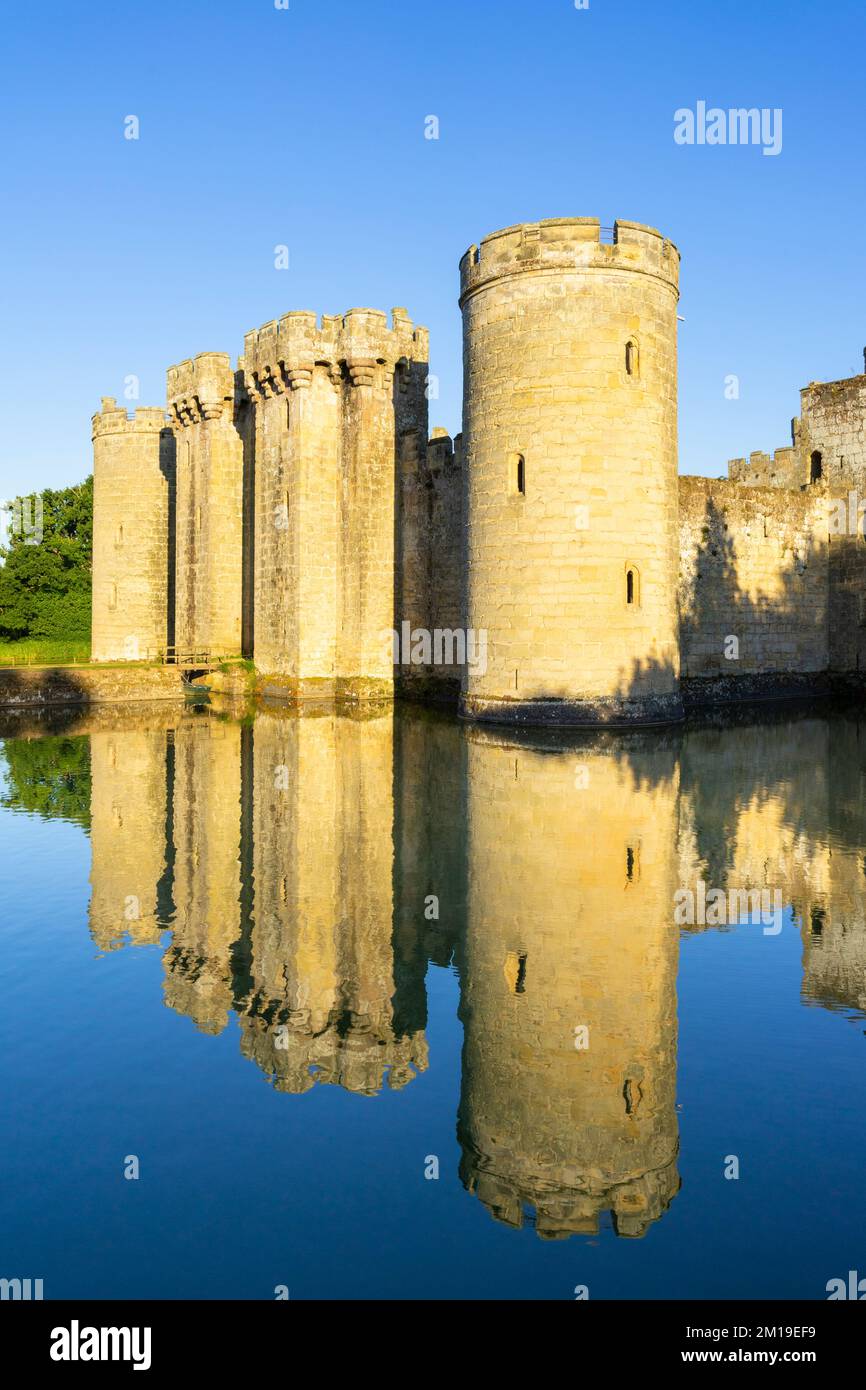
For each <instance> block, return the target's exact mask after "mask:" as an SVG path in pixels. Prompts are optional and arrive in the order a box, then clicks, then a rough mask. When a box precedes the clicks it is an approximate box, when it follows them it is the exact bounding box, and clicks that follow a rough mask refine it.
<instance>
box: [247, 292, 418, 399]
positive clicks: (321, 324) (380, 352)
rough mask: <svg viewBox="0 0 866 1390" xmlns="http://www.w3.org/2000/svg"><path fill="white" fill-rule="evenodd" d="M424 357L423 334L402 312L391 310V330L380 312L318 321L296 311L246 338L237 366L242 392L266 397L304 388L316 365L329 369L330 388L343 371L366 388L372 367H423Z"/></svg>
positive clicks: (352, 312) (327, 316)
mask: <svg viewBox="0 0 866 1390" xmlns="http://www.w3.org/2000/svg"><path fill="white" fill-rule="evenodd" d="M429 352H430V342H429V334H428V332H427V329H426V328H416V327H415V326H414V325H413V323H412V320H411V319H410V317H409V315H408V314H407V312H406V310H405V309H399V308H398V309H393V310H392V311H391V326H390V327H389V326H388V319H387V316H386V315H385V314H384V313H383V312H382V311H381V310H379V309H350V310H349V311H348V313H346V314H322V316H321V318H318V317H317V316H316V314H314V313H312V312H310V311H305V310H299V311H295V312H293V313H289V314H284V315H283V316H282V318H280V319H272V320H271V322H270V323H266V324H263V325H262V327H261V328H257V329H253V330H252V332H250V333H247V334H246V335H245V337H244V355H243V359H242V363H243V371H244V377H245V380H246V383H247V389H248V390H250V391H255V390H257V389H258V390H261V391H263V392H264V394H265V395H267V394H269V392H270V391H272V390H277V391H279V390H281V389H283V388H284V386H286V385H288V386H289V387H291V388H292V389H297V388H298V387H301V386H305V385H308V384H309V382H310V380H311V378H312V372H313V368H314V367H315V366H325V367H329V368H330V369H331V376H332V379H333V380H334V382H335V383H336V382H337V381H338V380H340V378H341V376H342V372H343V369H344V368H345V369H346V370H347V371H348V374H349V377H350V379H351V380H352V381H353V382H354V384H355V385H358V386H363V385H371V384H372V382H373V377H374V375H375V370H376V368H378V367H384V368H385V369H386V370H387V371H394V369H395V368H396V367H397V366H398V364H400V363H401V362H402V363H405V364H408V363H411V362H425V363H426V362H427V360H428V358H429Z"/></svg>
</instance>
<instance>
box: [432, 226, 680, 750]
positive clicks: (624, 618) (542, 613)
mask: <svg viewBox="0 0 866 1390" xmlns="http://www.w3.org/2000/svg"><path fill="white" fill-rule="evenodd" d="M460 269H461V289H462V297H461V303H462V306H463V326H464V386H463V389H464V450H465V468H466V479H467V483H466V488H467V491H466V495H467V510H466V518H465V521H466V570H465V580H466V588H467V594H466V611H467V616H466V622H467V626H468V627H469V628H470V629H473V630H475V631H480V630H485V631H486V632H487V634H488V659H487V669H486V671H484V672H481V671H473V670H471V669H469V670H467V672H466V674H465V677H464V687H463V689H464V694H463V701H462V709H463V712H464V714H467V715H470V716H473V717H479V718H483V717H491V718H495V719H497V720H502V719H509V718H514V719H518V720H523V719H527V720H530V721H533V722H535V721H538V722H547V721H548V720H549V719H554V720H556V721H557V722H574V723H580V722H584V721H586V720H590V721H593V722H595V721H597V720H601V721H602V722H607V721H609V720H616V719H619V718H622V719H625V720H628V721H631V720H633V719H635V718H640V717H641V715H642V714H645V716H646V717H648V718H657V717H659V715H660V713H661V717H663V718H667V719H671V718H673V719H676V718H677V717H679V716H680V715H681V712H682V711H681V706H680V702H679V695H678V690H677V680H678V674H679V649H678V642H677V613H676V572H677V557H676V540H677V537H676V509H677V498H676V485H677V484H676V479H677V438H676V392H677V348H676V336H677V319H676V306H677V298H678V279H679V253H678V252H677V249H676V247H675V246H673V244H672V243H671V242H669V241H667V240H665V238H664V237H662V236H661V235H660V234H659V233H658V232H656V231H654V230H653V229H652V228H649V227H641V226H638V225H637V224H635V223H631V222H618V223H617V225H616V229H615V234H614V240H613V242H612V243H610V244H608V243H607V242H603V241H602V240H601V239H600V227H599V224H598V222H597V221H595V220H593V219H591V218H563V219H555V220H550V221H546V222H539V223H529V224H525V225H523V226H517V227H509V228H506V229H505V230H504V231H501V232H495V233H493V235H491V236H488V237H486V238H485V239H484V241H483V242H482V243H481V246H480V247H472V248H470V250H469V251H468V252H467V253H466V255H465V256H464V257H463V260H462V261H461V266H460ZM629 575H631V581H629V578H628V576H629ZM629 583H631V586H632V587H631V589H629Z"/></svg>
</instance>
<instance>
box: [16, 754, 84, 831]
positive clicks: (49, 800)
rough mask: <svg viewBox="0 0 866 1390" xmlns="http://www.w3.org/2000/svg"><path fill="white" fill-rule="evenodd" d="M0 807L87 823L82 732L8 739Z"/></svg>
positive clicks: (77, 823)
mask: <svg viewBox="0 0 866 1390" xmlns="http://www.w3.org/2000/svg"><path fill="white" fill-rule="evenodd" d="M2 754H3V757H4V759H5V762H6V786H5V789H4V790H2V791H0V806H6V807H9V808H10V809H11V810H15V811H29V812H30V813H31V814H33V815H37V816H42V817H44V819H46V820H54V819H58V820H70V821H74V822H75V824H76V825H83V826H84V828H85V830H88V829H89V828H90V739H89V738H87V737H86V736H84V735H83V734H77V735H74V734H73V735H69V734H67V735H59V736H58V735H50V736H48V737H43V738H7V739H6V740H5V743H4V744H3V745H2Z"/></svg>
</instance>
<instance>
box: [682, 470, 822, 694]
mask: <svg viewBox="0 0 866 1390" xmlns="http://www.w3.org/2000/svg"><path fill="white" fill-rule="evenodd" d="M679 531H680V535H679V552H680V570H679V587H678V604H679V618H680V644H681V660H682V675H683V678H684V679H688V680H689V681H701V680H704V681H715V682H719V681H721V682H723V683H728V684H729V685H731V686H736V685H737V683H738V682H742V681H743V680H744V679H746V680H749V681H751V682H752V688H753V689H754V690H755V691H756V693H757V692H759V691H760V683H759V682H758V681H756V680H755V679H754V678H757V677H767V678H768V685H769V687H774V688H775V689H776V690H779V689H780V688H781V686H783V685H784V681H785V678H786V677H788V676H791V677H797V676H809V677H811V676H814V675H816V674H818V673H822V672H826V671H827V669H828V659H829V658H828V644H829V570H828V529H827V511H826V504H825V502H824V499H823V498H822V497H821V496H820V495H817V494H815V493H812V492H785V491H782V490H781V489H776V488H762V487H757V486H749V487H742V486H740V485H739V484H738V483H736V482H733V481H725V480H713V479H709V478H680V480H679ZM731 638H734V639H735V640H736V646H734V645H733V644H732V642H731V640H730V639H731ZM726 653H727V654H726Z"/></svg>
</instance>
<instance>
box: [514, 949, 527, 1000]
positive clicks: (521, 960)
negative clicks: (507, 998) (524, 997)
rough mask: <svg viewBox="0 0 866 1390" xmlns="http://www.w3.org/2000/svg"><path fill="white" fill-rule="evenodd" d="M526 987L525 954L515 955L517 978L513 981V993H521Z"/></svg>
mask: <svg viewBox="0 0 866 1390" xmlns="http://www.w3.org/2000/svg"><path fill="white" fill-rule="evenodd" d="M525 989H526V956H525V955H521V956H518V957H517V979H516V980H515V982H514V993H515V994H523V992H524V990H525Z"/></svg>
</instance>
